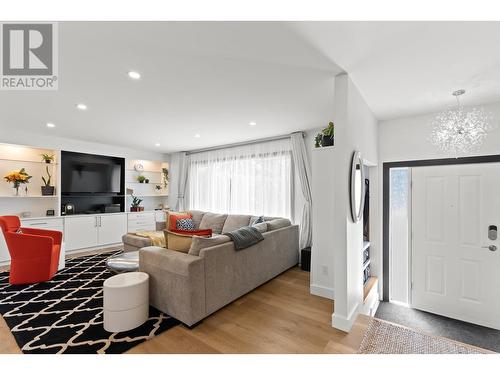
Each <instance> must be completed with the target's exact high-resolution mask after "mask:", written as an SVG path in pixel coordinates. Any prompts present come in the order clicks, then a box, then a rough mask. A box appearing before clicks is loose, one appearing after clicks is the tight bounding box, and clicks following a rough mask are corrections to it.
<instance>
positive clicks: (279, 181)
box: [188, 138, 292, 218]
mask: <svg viewBox="0 0 500 375" xmlns="http://www.w3.org/2000/svg"><path fill="white" fill-rule="evenodd" d="M188 190H189V206H190V208H191V209H198V210H203V211H211V212H220V213H231V214H252V215H266V216H280V217H287V218H291V216H292V154H291V145H290V139H288V138H287V139H283V140H276V141H269V142H261V143H256V144H250V145H244V146H236V147H229V148H225V149H220V150H214V151H206V152H200V153H194V154H191V155H190V168H189V189H188Z"/></svg>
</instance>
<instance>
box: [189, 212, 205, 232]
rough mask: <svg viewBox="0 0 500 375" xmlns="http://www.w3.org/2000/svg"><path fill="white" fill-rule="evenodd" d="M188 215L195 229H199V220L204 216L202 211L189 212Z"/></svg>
mask: <svg viewBox="0 0 500 375" xmlns="http://www.w3.org/2000/svg"><path fill="white" fill-rule="evenodd" d="M189 213H190V214H191V215H192V216H193V223H194V227H195V228H196V229H198V228H200V223H201V219H203V215H205V212H204V211H197V210H190V211H189Z"/></svg>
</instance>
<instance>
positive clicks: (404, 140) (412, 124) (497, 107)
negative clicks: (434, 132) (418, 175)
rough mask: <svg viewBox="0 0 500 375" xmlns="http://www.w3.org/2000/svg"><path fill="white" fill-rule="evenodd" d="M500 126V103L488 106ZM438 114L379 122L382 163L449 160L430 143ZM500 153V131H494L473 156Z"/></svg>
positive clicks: (486, 108) (495, 121) (486, 107)
mask: <svg viewBox="0 0 500 375" xmlns="http://www.w3.org/2000/svg"><path fill="white" fill-rule="evenodd" d="M483 108H484V109H485V110H487V111H490V112H491V113H492V114H493V121H494V123H495V124H496V125H497V126H498V125H499V123H500V103H492V104H487V105H484V106H483ZM435 115H436V114H427V115H422V116H415V117H407V118H400V119H395V120H389V121H381V122H380V123H379V133H378V143H379V157H380V161H381V162H388V161H402V160H419V159H436V158H446V157H450V156H449V155H445V154H442V153H440V152H438V151H437V149H436V148H435V147H434V146H433V145H432V144H431V143H430V141H429V137H430V133H431V125H430V123H431V121H432V119H433V118H434V117H435ZM494 154H500V129H498V128H497V129H496V130H495V131H493V132H491V133H490V134H489V135H488V137H487V138H486V141H485V143H484V145H483V147H482V148H481V149H480V150H479V151H478V152H476V153H474V154H473V155H494Z"/></svg>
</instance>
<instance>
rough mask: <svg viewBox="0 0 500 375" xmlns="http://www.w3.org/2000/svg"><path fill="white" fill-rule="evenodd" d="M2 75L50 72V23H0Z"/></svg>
mask: <svg viewBox="0 0 500 375" xmlns="http://www.w3.org/2000/svg"><path fill="white" fill-rule="evenodd" d="M2 26H3V30H2V46H3V51H2V52H3V53H2V58H3V60H2V66H3V72H2V73H3V74H4V75H38V76H43V75H52V70H53V61H52V60H53V50H52V49H53V38H52V35H53V32H52V24H3V25H2Z"/></svg>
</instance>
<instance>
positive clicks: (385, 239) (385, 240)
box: [382, 155, 500, 302]
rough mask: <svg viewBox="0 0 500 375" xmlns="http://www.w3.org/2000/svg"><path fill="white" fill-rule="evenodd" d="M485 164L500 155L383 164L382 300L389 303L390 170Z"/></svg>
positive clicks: (497, 161) (495, 159) (494, 161)
mask: <svg viewBox="0 0 500 375" xmlns="http://www.w3.org/2000/svg"><path fill="white" fill-rule="evenodd" d="M483 163H500V155H485V156H467V157H463V158H446V159H424V160H407V161H395V162H388V163H383V164H382V165H383V174H382V184H383V186H382V194H383V196H382V200H383V222H382V225H383V228H382V244H383V252H382V256H383V262H382V271H383V274H384V275H383V284H384V286H383V293H382V298H383V300H384V301H385V302H388V301H389V272H390V270H389V251H390V249H389V193H390V190H389V188H390V186H389V182H390V180H389V179H390V170H391V168H411V167H430V166H436V165H453V164H483Z"/></svg>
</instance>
